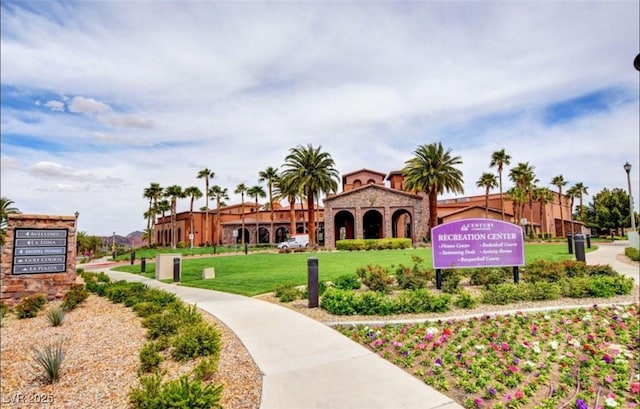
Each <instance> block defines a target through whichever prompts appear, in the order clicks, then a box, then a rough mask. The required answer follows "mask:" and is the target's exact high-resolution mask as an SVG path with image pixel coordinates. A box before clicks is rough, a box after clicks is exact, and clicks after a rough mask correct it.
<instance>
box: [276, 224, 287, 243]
mask: <svg viewBox="0 0 640 409" xmlns="http://www.w3.org/2000/svg"><path fill="white" fill-rule="evenodd" d="M288 235H289V229H287V228H286V227H278V228H277V229H276V241H275V243H282V242H283V241H285V240H286V239H287V236H288Z"/></svg>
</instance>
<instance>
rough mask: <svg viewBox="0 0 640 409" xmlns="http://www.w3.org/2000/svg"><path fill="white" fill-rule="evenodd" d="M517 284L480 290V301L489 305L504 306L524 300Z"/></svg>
mask: <svg viewBox="0 0 640 409" xmlns="http://www.w3.org/2000/svg"><path fill="white" fill-rule="evenodd" d="M518 286H519V284H508V283H505V284H497V285H490V286H489V287H488V288H485V289H483V290H482V295H481V296H480V301H481V302H482V303H485V304H491V305H504V304H509V303H513V302H517V301H522V300H523V299H524V293H523V291H521V290H520V288H519V287H518Z"/></svg>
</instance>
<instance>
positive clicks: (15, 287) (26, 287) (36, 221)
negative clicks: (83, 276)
mask: <svg viewBox="0 0 640 409" xmlns="http://www.w3.org/2000/svg"><path fill="white" fill-rule="evenodd" d="M15 228H27V229H67V230H68V233H67V271H66V272H64V273H46V274H16V275H14V274H12V266H13V239H14V231H15V230H14V229H15ZM75 281H76V218H75V217H74V216H49V215H28V214H15V215H13V214H11V215H9V220H8V225H7V235H6V237H5V242H4V245H3V246H2V272H1V273H0V300H2V302H4V303H5V304H6V305H8V306H10V307H11V306H14V305H16V304H18V303H19V302H20V300H21V299H22V298H24V297H25V296H29V295H37V294H43V295H44V296H45V297H47V299H48V300H49V301H52V300H56V299H61V298H62V297H64V295H65V294H66V293H67V291H68V290H69V288H71V286H72V285H73V284H74V283H75Z"/></svg>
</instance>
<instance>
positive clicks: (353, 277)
mask: <svg viewBox="0 0 640 409" xmlns="http://www.w3.org/2000/svg"><path fill="white" fill-rule="evenodd" d="M333 286H334V287H335V288H339V289H341V290H358V289H360V287H361V286H362V283H360V280H359V279H358V275H357V274H345V275H341V276H340V277H337V278H336V279H335V280H333Z"/></svg>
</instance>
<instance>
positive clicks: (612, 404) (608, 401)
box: [604, 398, 618, 408]
mask: <svg viewBox="0 0 640 409" xmlns="http://www.w3.org/2000/svg"><path fill="white" fill-rule="evenodd" d="M604 406H605V407H607V408H615V407H616V406H618V402H616V400H615V399H613V398H607V399H606V400H605V401H604Z"/></svg>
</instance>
